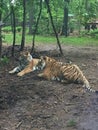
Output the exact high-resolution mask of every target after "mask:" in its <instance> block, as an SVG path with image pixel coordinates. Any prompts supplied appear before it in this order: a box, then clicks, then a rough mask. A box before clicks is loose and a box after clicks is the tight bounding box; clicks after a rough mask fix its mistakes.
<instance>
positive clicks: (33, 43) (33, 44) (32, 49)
mask: <svg viewBox="0 0 98 130" xmlns="http://www.w3.org/2000/svg"><path fill="white" fill-rule="evenodd" d="M41 12H42V0H40V11H39V14H38V18H37V22H36V25H35V30H34V33H33V42H32V48H31V52H33V51H34V46H35V35H36V31H37V28H38V24H39V20H40V16H41Z"/></svg>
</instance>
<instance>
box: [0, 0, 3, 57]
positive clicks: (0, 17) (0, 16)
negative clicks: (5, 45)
mask: <svg viewBox="0 0 98 130" xmlns="http://www.w3.org/2000/svg"><path fill="white" fill-rule="evenodd" d="M0 4H1V7H0V21H2V6H3V0H0ZM1 54H2V31H1V27H0V57H1Z"/></svg>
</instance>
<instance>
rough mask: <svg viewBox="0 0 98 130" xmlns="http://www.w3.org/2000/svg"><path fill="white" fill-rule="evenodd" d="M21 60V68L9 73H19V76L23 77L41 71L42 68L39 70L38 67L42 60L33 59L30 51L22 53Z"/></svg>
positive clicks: (18, 67)
mask: <svg viewBox="0 0 98 130" xmlns="http://www.w3.org/2000/svg"><path fill="white" fill-rule="evenodd" d="M19 59H20V64H19V66H17V67H15V68H14V69H13V70H11V71H9V73H10V74H13V73H17V75H18V76H23V75H25V74H27V73H30V72H32V71H34V70H37V69H40V67H39V68H37V66H36V65H37V64H38V63H39V61H40V59H36V58H32V56H31V54H30V53H29V52H28V51H26V52H21V53H20V58H19Z"/></svg>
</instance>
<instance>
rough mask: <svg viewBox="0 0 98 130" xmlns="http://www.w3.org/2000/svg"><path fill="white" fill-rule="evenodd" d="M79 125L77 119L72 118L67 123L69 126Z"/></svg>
mask: <svg viewBox="0 0 98 130" xmlns="http://www.w3.org/2000/svg"><path fill="white" fill-rule="evenodd" d="M76 125H77V123H76V121H75V120H70V121H69V122H68V123H67V127H75V126H76Z"/></svg>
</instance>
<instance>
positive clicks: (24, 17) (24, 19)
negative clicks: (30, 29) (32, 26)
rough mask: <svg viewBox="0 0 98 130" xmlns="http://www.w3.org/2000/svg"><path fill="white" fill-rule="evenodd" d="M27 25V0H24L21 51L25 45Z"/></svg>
mask: <svg viewBox="0 0 98 130" xmlns="http://www.w3.org/2000/svg"><path fill="white" fill-rule="evenodd" d="M25 26H26V0H23V24H22V39H21V49H20V50H21V51H22V50H23V49H24V46H25V30H26V29H25Z"/></svg>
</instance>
